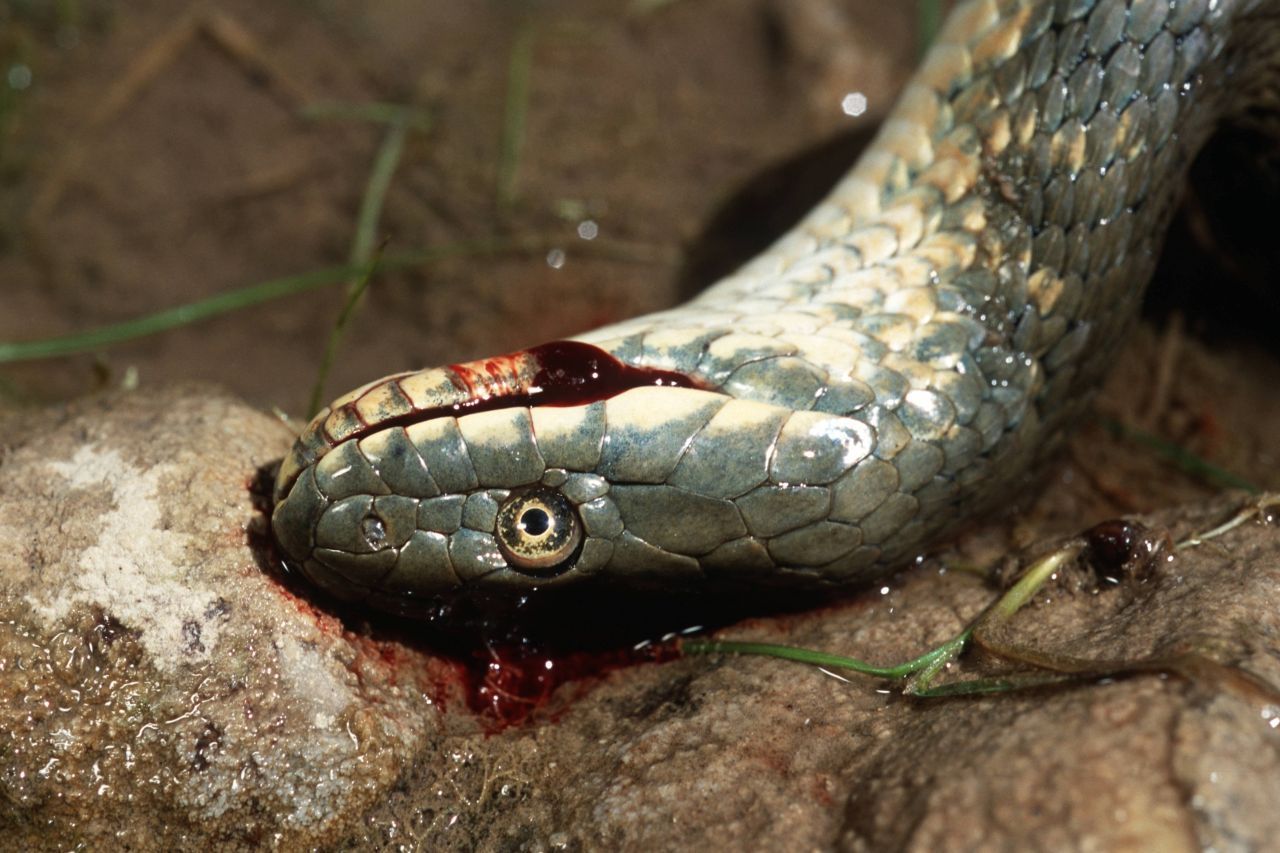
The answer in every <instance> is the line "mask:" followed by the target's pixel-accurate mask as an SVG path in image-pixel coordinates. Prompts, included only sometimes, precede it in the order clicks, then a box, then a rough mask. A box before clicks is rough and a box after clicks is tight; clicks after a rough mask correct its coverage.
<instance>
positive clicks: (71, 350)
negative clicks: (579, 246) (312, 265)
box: [0, 239, 548, 364]
mask: <svg viewBox="0 0 1280 853" xmlns="http://www.w3.org/2000/svg"><path fill="white" fill-rule="evenodd" d="M547 243H548V241H546V240H532V239H530V240H498V239H491V240H478V241H473V242H467V243H452V244H449V245H446V246H440V247H437V248H433V249H420V250H417V251H411V252H403V253H398V254H395V255H387V256H386V257H384V258H382V260H381V261H380V262H379V263H378V264H377V266H378V269H379V270H380V271H382V272H388V271H391V270H397V269H407V268H411V267H417V266H422V265H423V264H428V263H431V262H433V261H438V260H440V259H442V258H448V257H458V256H466V255H476V256H479V255H495V254H499V253H503V252H540V251H546V245H547ZM373 266H374V265H373V264H344V265H342V266H335V267H327V268H325V269H319V270H312V271H311V272H305V273H300V274H298V275H291V276H285V277H284V278H277V279H272V280H271V281H265V282H262V283H260V284H255V285H251V286H249V287H244V288H240V289H238V290H233V291H230V292H228V293H221V294H218V295H217V296H213V297H210V298H208V299H201V300H199V301H196V302H190V303H187V304H186V305H179V306H177V307H174V308H166V309H165V310H163V311H157V312H155V313H153V314H148V315H146V316H144V317H138V318H136V319H133V320H125V321H123V322H120V323H112V324H110V325H107V326H100V327H99V328H97V329H90V330H88V331H84V332H77V333H75V334H70V335H61V336H58V337H52V338H44V339H42V340H38V341H9V342H5V341H0V364H8V363H13V362H19V361H35V360H38V359H42V358H58V357H61V356H68V355H76V354H78V353H84V352H93V351H95V350H100V349H103V348H104V347H108V346H111V345H113V344H119V343H124V342H125V341H131V340H136V339H137V338H143V337H146V336H147V335H154V334H157V333H159V332H165V331H169V330H171V329H176V328H179V327H181V326H187V325H190V324H192V323H196V322H199V321H201V320H207V319H210V318H211V317H216V316H218V315H221V314H228V313H231V312H233V311H241V310H244V309H245V308H251V307H253V306H254V305H260V304H262V303H264V302H270V301H271V300H273V299H282V298H284V297H287V296H293V295H296V294H298V293H304V292H306V291H308V290H314V289H316V288H318V287H325V286H328V285H334V284H340V283H342V282H346V281H351V280H352V279H353V278H356V277H358V276H363V275H367V274H369V273H370V272H371V271H372V270H373Z"/></svg>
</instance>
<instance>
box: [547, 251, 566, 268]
mask: <svg viewBox="0 0 1280 853" xmlns="http://www.w3.org/2000/svg"><path fill="white" fill-rule="evenodd" d="M564 260H565V254H564V249H552V250H551V251H550V252H547V266H549V267H551V268H552V269H553V270H558V269H560V268H561V267H563V266H564Z"/></svg>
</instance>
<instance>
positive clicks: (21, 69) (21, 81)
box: [5, 62, 31, 91]
mask: <svg viewBox="0 0 1280 853" xmlns="http://www.w3.org/2000/svg"><path fill="white" fill-rule="evenodd" d="M5 77H6V79H7V80H8V83H9V88H10V89H17V90H19V91H21V90H23V89H25V88H27V87H28V86H30V85H31V66H29V65H24V64H23V63H21V62H15V63H14V64H13V65H10V66H9V73H8V74H7V75H5Z"/></svg>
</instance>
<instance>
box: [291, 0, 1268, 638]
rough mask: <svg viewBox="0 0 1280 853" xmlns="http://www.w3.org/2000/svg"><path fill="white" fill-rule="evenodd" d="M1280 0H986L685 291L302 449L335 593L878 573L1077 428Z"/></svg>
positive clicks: (993, 497)
mask: <svg viewBox="0 0 1280 853" xmlns="http://www.w3.org/2000/svg"><path fill="white" fill-rule="evenodd" d="M1278 12H1280V2H1277V0H1052V2H1051V1H1050V0H1043V2H1041V1H1040V0H969V2H964V3H961V4H960V5H959V6H958V7H957V8H956V9H955V10H954V12H953V13H952V15H951V16H950V18H949V20H948V23H947V24H946V26H945V28H944V30H943V32H942V33H941V35H940V36H939V38H938V40H937V42H936V43H935V45H934V46H933V47H932V48H931V50H930V51H929V53H928V55H927V56H926V58H925V59H924V61H923V64H922V66H921V67H920V69H919V70H918V71H917V73H916V74H915V76H914V78H913V80H912V81H911V83H910V84H909V85H908V87H907V89H906V90H905V92H904V93H903V94H902V96H901V98H900V100H899V102H898V103H897V105H896V107H895V108H894V110H893V112H892V113H891V114H890V115H889V117H888V119H887V120H886V121H885V123H884V125H883V127H882V128H881V130H880V133H879V135H878V137H877V139H876V141H875V142H874V143H873V145H872V146H871V147H870V148H869V150H867V151H866V152H865V153H864V155H863V156H862V158H861V159H860V160H859V162H858V163H857V164H856V166H855V167H854V168H853V169H852V170H851V171H850V172H849V173H848V174H847V175H846V176H845V177H844V178H843V179H842V180H840V181H839V183H838V184H837V185H836V186H835V187H834V189H833V190H832V191H831V193H830V195H829V196H828V197H827V198H826V199H825V200H824V201H823V202H822V203H821V204H819V205H818V206H817V208H816V209H814V210H813V211H812V212H811V213H810V214H809V215H808V216H807V217H806V218H804V219H803V221H801V222H800V223H799V224H798V225H797V226H796V227H795V228H794V229H793V230H792V231H791V232H789V233H788V234H786V235H785V236H784V237H782V238H781V239H780V240H778V241H777V242H776V243H775V244H774V245H773V246H772V247H771V248H770V249H768V250H767V251H766V252H765V253H764V254H762V255H761V256H759V257H757V258H756V259H754V260H753V261H751V262H750V263H748V264H747V265H746V266H744V267H743V268H741V269H740V270H739V271H738V272H736V273H735V274H733V275H731V276H729V277H728V278H726V279H724V280H722V281H720V282H719V283H718V284H716V285H714V286H713V287H711V288H710V289H708V290H707V291H705V292H704V293H703V294H702V295H701V296H699V297H698V298H697V299H695V300H693V301H692V302H689V303H687V304H685V305H683V306H681V307H678V308H675V309H672V310H668V311H663V312H660V313H656V314H651V315H648V316H645V317H640V318H638V319H635V320H631V321H628V322H623V323H620V324H617V325H612V326H608V327H606V328H602V329H598V330H595V331H592V332H589V333H587V334H583V335H580V336H578V337H576V338H574V339H572V340H570V341H562V342H557V343H553V344H547V345H544V346H540V347H534V348H532V349H529V350H525V351H522V352H518V353H513V354H510V355H505V356H499V357H496V358H491V359H483V360H480V361H476V362H470V363H467V364H457V365H450V366H447V367H442V368H435V369H429V370H423V371H418V372H409V373H400V374H396V375H393V376H389V377H386V378H383V379H379V380H377V381H375V382H372V383H370V384H368V385H365V386H364V387H362V388H358V389H356V390H355V391H352V392H351V393H349V394H347V395H345V396H343V397H340V398H339V399H337V400H335V401H334V402H333V403H332V404H331V405H330V406H329V407H328V408H327V409H325V410H324V411H323V412H321V413H320V414H319V415H318V416H317V417H316V418H315V419H314V420H313V421H312V422H311V423H310V424H309V425H308V426H307V427H306V429H305V431H304V432H303V433H302V435H301V437H300V438H299V439H298V441H297V443H296V445H295V446H294V448H293V450H292V452H291V453H290V455H289V456H288V457H287V458H286V459H285V460H284V462H283V464H282V466H281V468H280V471H279V475H278V479H277V483H276V490H275V500H276V507H275V510H274V515H273V528H274V532H275V536H276V539H277V542H278V544H279V546H280V548H281V550H282V552H283V555H284V558H285V560H286V561H287V562H288V563H289V564H290V565H292V566H295V567H296V568H297V569H299V570H300V571H301V572H302V573H303V574H305V575H306V576H307V577H308V578H309V579H310V580H311V581H312V582H314V583H315V584H317V585H319V586H320V587H322V588H323V589H325V590H327V591H328V592H329V593H332V594H333V595H335V596H337V597H339V598H341V599H345V600H350V601H357V602H364V603H367V604H369V605H371V606H374V607H378V608H382V609H385V610H390V611H395V612H401V613H415V612H421V611H423V610H424V609H425V608H426V607H428V606H429V603H430V602H432V601H435V600H438V599H439V598H440V597H442V596H450V595H455V594H457V593H458V592H459V591H460V590H461V591H483V592H485V593H486V594H492V595H498V596H510V597H519V596H525V595H527V594H529V593H530V591H532V590H534V589H539V590H543V589H546V590H549V589H553V588H562V587H571V586H574V585H577V584H579V583H581V582H585V581H592V582H595V583H604V584H608V585H610V586H611V587H613V588H620V589H663V590H707V589H716V588H720V587H749V588H756V589H759V588H762V587H764V588H770V587H772V588H778V589H784V588H785V589H791V588H797V587H801V588H803V587H807V588H825V587H846V586H854V585H858V584H863V583H866V582H868V581H870V580H872V579H874V578H876V577H877V576H881V575H883V574H885V573H887V572H888V571H891V570H892V569H894V568H896V567H898V566H901V565H902V564H903V563H904V562H905V561H907V560H909V559H910V558H911V557H912V556H914V555H916V554H917V553H919V552H920V551H921V550H922V549H923V548H924V547H926V546H927V545H928V543H930V542H932V541H935V540H936V539H937V538H938V537H939V536H941V535H944V534H945V533H946V532H947V531H948V530H950V529H953V528H954V527H955V525H957V524H958V523H959V522H960V521H961V520H962V519H965V518H967V517H971V516H972V515H973V514H974V513H977V512H980V511H982V510H983V509H984V508H986V507H989V506H991V505H992V504H994V503H996V502H997V501H999V500H1001V499H1002V498H1005V497H1007V496H1008V494H1009V493H1010V491H1011V489H1012V488H1013V487H1014V486H1015V485H1016V484H1017V483H1018V482H1019V481H1020V480H1022V479H1023V478H1025V476H1026V472H1027V471H1029V470H1032V469H1033V468H1034V466H1035V465H1036V463H1037V462H1038V461H1039V460H1041V459H1043V458H1044V457H1045V456H1047V455H1048V454H1049V453H1051V452H1052V450H1053V447H1054V445H1055V443H1057V442H1058V440H1059V439H1060V437H1061V434H1062V430H1063V427H1064V426H1065V425H1066V424H1068V423H1069V422H1070V421H1071V420H1072V419H1073V418H1074V417H1075V416H1076V415H1078V414H1079V413H1080V411H1081V409H1082V408H1083V406H1084V405H1085V404H1086V402H1087V401H1088V399H1089V394H1090V391H1091V389H1093V388H1094V387H1095V386H1096V384H1097V382H1098V380H1099V379H1100V377H1101V375H1102V374H1103V372H1104V371H1105V368H1106V367H1107V364H1108V362H1109V361H1110V360H1112V359H1113V358H1114V355H1115V352H1116V350H1117V345H1118V343H1119V342H1120V341H1121V340H1122V338H1123V336H1124V332H1125V330H1126V329H1127V328H1128V327H1129V325H1130V323H1131V321H1132V320H1133V317H1134V315H1135V313H1136V308H1137V306H1138V303H1139V301H1140V299H1141V295H1142V291H1143V289H1144V287H1145V285H1146V283H1147V281H1148V279H1149V278H1150V276H1151V273H1152V270H1153V267H1154V264H1155V259H1156V254H1157V250H1158V248H1159V244H1160V242H1161V240H1162V237H1163V234H1164V231H1165V229H1166V227H1167V225H1168V223H1169V220H1170V218H1171V216H1172V212H1173V209H1174V206H1175V202H1176V201H1177V196H1178V193H1179V189H1180V186H1181V184H1182V182H1183V178H1184V175H1185V172H1186V169H1187V167H1188V164H1189V162H1190V160H1191V158H1192V157H1193V156H1194V154H1195V153H1196V151H1197V150H1198V149H1199V147H1200V146H1201V145H1202V144H1203V142H1204V141H1205V139H1206V138H1207V137H1208V135H1209V134H1210V132H1211V131H1212V129H1213V128H1214V127H1215V126H1216V125H1217V124H1218V123H1220V122H1221V121H1223V120H1224V119H1236V120H1248V119H1250V118H1251V117H1256V116H1257V115H1258V114H1259V113H1260V112H1261V111H1262V107H1264V106H1265V105H1266V104H1267V102H1268V99H1269V98H1270V97H1271V94H1270V90H1269V89H1268V88H1267V83H1266V81H1267V80H1268V79H1269V78H1270V79H1275V75H1274V73H1273V72H1274V70H1275V69H1274V66H1276V64H1277V62H1278V61H1280V40H1278V37H1277V36H1276V35H1275V33H1276V31H1277V29H1278V28H1276V27H1275V26H1271V25H1270V19H1273V18H1274V17H1276V15H1277V13H1278Z"/></svg>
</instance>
